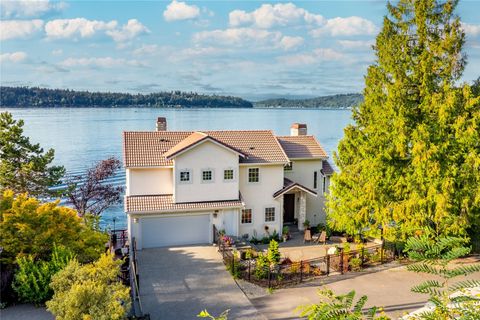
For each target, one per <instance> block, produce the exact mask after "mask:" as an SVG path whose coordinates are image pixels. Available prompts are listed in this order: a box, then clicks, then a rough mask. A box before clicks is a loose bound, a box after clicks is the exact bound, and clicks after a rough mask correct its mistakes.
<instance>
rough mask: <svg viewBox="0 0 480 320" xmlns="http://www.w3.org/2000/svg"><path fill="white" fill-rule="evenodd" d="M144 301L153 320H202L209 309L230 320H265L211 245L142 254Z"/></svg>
mask: <svg viewBox="0 0 480 320" xmlns="http://www.w3.org/2000/svg"><path fill="white" fill-rule="evenodd" d="M138 269H139V274H140V276H139V278H140V279H139V280H140V298H141V302H142V305H143V310H144V313H149V314H150V316H151V319H169V320H170V319H198V318H197V314H198V313H199V312H200V311H202V310H203V309H207V310H208V311H209V312H210V314H212V315H215V316H217V315H219V314H220V313H221V312H223V311H224V310H226V309H230V313H229V315H230V316H229V319H265V318H264V317H263V316H262V315H260V314H259V313H258V312H257V310H256V309H255V307H254V306H253V305H252V304H251V302H250V301H249V300H248V299H247V297H246V296H245V295H244V294H243V292H242V291H241V290H240V288H239V287H238V286H237V284H236V283H235V281H234V280H233V279H232V277H231V276H230V274H229V273H228V272H227V271H226V269H225V266H224V265H223V263H222V261H221V259H220V255H219V254H218V253H217V249H216V248H215V247H213V246H211V245H206V246H189V247H174V248H155V249H144V250H142V251H139V252H138Z"/></svg>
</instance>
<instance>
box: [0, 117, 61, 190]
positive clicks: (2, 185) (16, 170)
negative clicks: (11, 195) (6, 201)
mask: <svg viewBox="0 0 480 320" xmlns="http://www.w3.org/2000/svg"><path fill="white" fill-rule="evenodd" d="M23 125H24V123H23V120H14V119H13V116H12V114H11V113H9V112H2V113H0V192H3V190H5V189H11V190H13V191H14V192H15V193H24V192H28V193H29V194H31V195H34V196H46V195H50V194H51V192H50V191H49V190H48V187H50V186H52V185H55V184H58V183H59V181H60V179H61V178H62V177H63V175H64V174H65V168H64V167H62V166H51V165H50V164H51V163H52V161H53V158H54V155H55V152H54V150H53V149H49V150H48V151H46V152H44V151H43V149H42V148H41V147H40V145H39V144H32V143H31V142H30V139H29V138H28V137H25V136H24V135H23Z"/></svg>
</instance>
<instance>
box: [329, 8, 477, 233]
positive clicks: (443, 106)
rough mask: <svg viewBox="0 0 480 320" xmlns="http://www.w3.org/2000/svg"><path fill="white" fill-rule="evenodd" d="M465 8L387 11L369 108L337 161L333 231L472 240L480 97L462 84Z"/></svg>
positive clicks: (360, 110)
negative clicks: (462, 12) (462, 14)
mask: <svg viewBox="0 0 480 320" xmlns="http://www.w3.org/2000/svg"><path fill="white" fill-rule="evenodd" d="M457 2H458V1H456V0H444V1H442V0H399V1H398V2H396V3H395V4H389V5H388V12H389V15H388V16H386V17H385V18H384V22H383V28H382V30H381V32H380V33H379V35H378V36H377V39H376V44H375V46H374V51H375V56H376V61H375V63H374V64H373V65H371V66H370V67H369V68H368V72H367V76H366V78H365V89H364V98H365V101H364V102H363V103H361V104H360V105H359V106H358V107H356V108H354V110H353V120H354V123H353V124H352V125H350V126H348V127H347V128H346V129H345V136H344V138H343V139H342V140H341V142H340V144H339V146H338V154H335V155H334V158H335V162H336V164H337V166H338V168H339V169H340V173H339V174H336V175H334V177H333V183H332V187H331V193H330V196H329V201H328V211H329V212H328V218H329V225H330V226H332V227H333V228H334V229H340V230H345V231H347V232H349V233H352V234H356V233H358V232H362V231H363V232H365V231H366V232H368V233H370V234H371V235H374V236H379V235H380V230H383V231H384V235H385V236H386V237H387V238H401V239H407V238H408V237H409V236H411V235H412V234H415V232H418V231H419V230H420V231H421V230H425V229H428V230H429V231H431V232H433V233H434V234H436V235H442V234H445V235H447V234H448V235H461V236H465V235H466V234H467V232H469V231H470V229H471V227H472V226H475V225H479V223H480V170H478V169H479V167H480V129H479V128H480V107H479V106H480V98H479V97H478V96H475V95H474V94H473V93H472V89H471V87H470V86H469V85H466V84H464V85H462V86H460V87H458V86H457V83H458V80H459V79H460V76H461V74H462V71H463V68H464V65H465V57H464V54H463V53H462V46H463V44H464V32H463V30H462V27H461V23H460V19H459V17H458V16H456V14H455V12H454V10H455V7H456V5H457ZM379 226H380V228H378V227H379Z"/></svg>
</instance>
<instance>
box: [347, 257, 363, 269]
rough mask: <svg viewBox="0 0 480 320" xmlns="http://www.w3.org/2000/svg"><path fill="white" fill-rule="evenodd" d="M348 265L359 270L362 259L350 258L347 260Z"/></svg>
mask: <svg viewBox="0 0 480 320" xmlns="http://www.w3.org/2000/svg"><path fill="white" fill-rule="evenodd" d="M349 264H350V267H351V268H352V270H354V271H356V270H360V269H361V266H362V259H361V258H351V259H350V261H349Z"/></svg>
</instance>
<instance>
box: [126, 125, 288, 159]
mask: <svg viewBox="0 0 480 320" xmlns="http://www.w3.org/2000/svg"><path fill="white" fill-rule="evenodd" d="M193 133H194V132H193V131H146V132H145V131H127V132H124V133H123V155H124V164H125V167H157V166H172V165H173V160H171V159H170V158H167V157H166V156H165V155H166V154H167V152H168V151H170V150H171V149H172V148H174V147H175V149H173V150H174V151H175V150H176V149H177V148H178V149H179V150H180V149H182V148H181V147H182V146H184V145H185V146H186V145H187V144H188V143H187V142H190V144H191V143H195V142H192V141H197V142H198V141H199V140H198V139H200V133H202V134H205V135H207V136H209V137H210V138H212V139H215V141H217V142H219V143H221V144H224V145H227V146H229V147H231V148H233V149H235V150H237V151H238V152H239V153H241V154H243V155H245V158H240V163H255V164H268V163H287V162H288V161H289V159H288V157H287V155H286V154H285V152H284V151H283V149H282V147H281V146H280V143H279V142H278V140H277V138H276V137H275V136H274V135H273V132H272V131H270V130H239V131H202V132H200V133H199V134H197V135H195V136H193V137H191V141H188V140H187V142H185V141H184V140H185V139H186V138H187V137H189V136H191V135H192V134H193ZM182 141H184V142H183V143H182ZM180 143H182V144H181V145H180V146H177V145H179V144H180ZM176 146H177V147H176ZM172 153H174V152H173V151H172ZM168 154H169V155H170V153H168ZM170 156H171V155H170Z"/></svg>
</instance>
